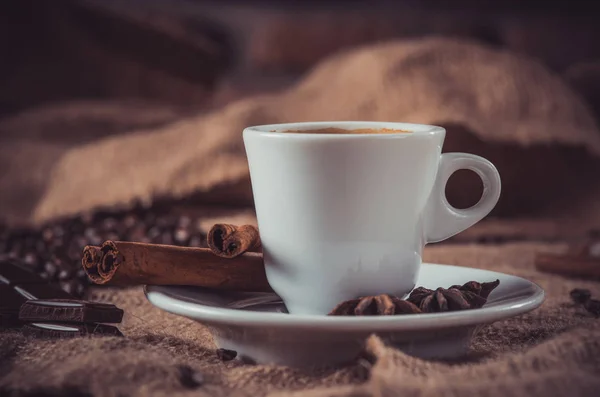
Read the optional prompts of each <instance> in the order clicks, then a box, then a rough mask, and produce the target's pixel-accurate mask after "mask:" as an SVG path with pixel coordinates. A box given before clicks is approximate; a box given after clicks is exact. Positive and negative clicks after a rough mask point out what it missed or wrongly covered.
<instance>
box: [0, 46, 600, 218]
mask: <svg viewBox="0 0 600 397" xmlns="http://www.w3.org/2000/svg"><path fill="white" fill-rule="evenodd" d="M24 119H29V118H27V117H24ZM308 120H382V121H407V122H416V123H432V124H440V125H443V126H447V127H448V130H449V131H448V135H447V139H446V144H445V150H452V151H466V152H474V153H476V154H480V155H483V156H485V157H488V158H489V159H490V160H491V161H493V162H494V163H496V164H497V166H498V168H499V169H500V172H501V174H502V176H503V192H504V193H503V196H502V199H501V202H500V204H499V206H498V208H497V214H498V215H503V214H504V215H505V214H518V212H519V211H521V212H522V211H529V210H531V209H532V208H534V207H535V208H538V209H539V208H541V207H543V205H544V204H548V205H550V204H551V203H552V201H553V200H552V199H554V198H557V197H558V196H560V195H561V193H564V192H569V194H570V195H571V197H572V196H573V194H574V192H579V191H580V190H581V191H582V192H584V191H585V188H586V187H588V186H589V185H590V181H592V180H595V175H596V172H597V170H598V169H600V168H599V167H598V161H597V160H596V157H597V156H598V154H600V134H599V132H598V129H597V126H596V123H595V121H594V119H593V117H592V115H591V113H590V111H589V109H588V107H587V105H586V104H585V102H584V101H583V100H582V99H581V98H580V97H579V96H578V94H576V93H575V92H574V91H572V90H571V89H570V88H569V87H568V86H567V85H566V83H565V82H564V81H563V80H562V79H561V78H560V77H559V76H556V75H554V74H553V73H551V72H549V71H548V70H546V69H545V68H544V67H543V66H542V65H540V64H539V63H537V62H535V61H532V60H529V59H525V58H522V57H517V56H515V55H512V54H510V53H507V52H504V51H498V50H493V49H489V48H485V47H482V46H480V45H477V44H475V43H470V42H466V41H462V42H461V41H454V40H448V39H441V38H428V39H419V40H413V41H401V42H392V43H387V44H381V45H378V46H372V47H367V48H361V49H357V50H353V51H350V52H347V53H343V54H338V55H335V56H333V57H331V58H329V59H327V60H325V61H324V62H322V63H321V64H320V65H319V66H318V67H316V68H315V69H314V70H313V71H311V72H310V73H309V74H308V75H307V76H306V77H305V78H304V79H303V80H302V81H301V82H299V83H298V84H297V85H295V86H293V87H291V88H290V89H289V90H287V91H285V92H282V93H280V94H276V95H264V96H260V97H255V98H250V99H244V100H240V101H237V102H233V103H231V104H230V105H227V106H226V107H224V108H222V109H220V110H217V111H214V112H211V113H209V114H200V115H196V116H189V117H182V118H181V119H180V120H177V121H174V122H170V123H166V124H164V125H162V126H158V127H148V126H143V125H142V127H143V128H139V129H134V130H132V131H129V132H128V133H126V134H125V133H121V134H119V135H116V136H111V137H106V138H103V139H99V140H97V141H93V142H83V143H82V142H81V141H80V142H77V143H70V144H66V143H64V142H62V143H43V144H40V143H33V142H26V141H23V140H22V139H21V140H20V141H19V142H17V143H9V142H4V143H3V144H2V147H1V148H0V159H1V160H0V162H1V163H0V165H1V167H2V169H3V171H2V173H1V175H0V189H1V190H2V196H1V197H0V216H1V217H4V218H7V217H8V216H11V215H12V217H13V218H18V219H25V220H29V221H38V222H41V221H45V220H48V219H50V218H53V217H56V216H63V215H69V214H72V213H76V212H79V211H84V210H88V209H90V208H94V207H98V206H105V205H127V204H128V203H131V202H132V201H133V200H136V199H142V200H145V201H150V200H153V199H156V198H157V197H174V198H178V197H186V196H189V195H192V194H194V193H200V196H199V197H200V198H203V197H205V196H206V195H207V194H208V193H215V192H219V191H220V192H226V193H227V194H226V196H227V197H228V199H230V200H234V201H238V202H242V203H249V202H250V200H251V188H250V184H249V177H248V168H247V163H246V158H245V153H244V148H243V142H242V139H241V132H242V130H243V128H244V127H246V126H249V125H255V124H263V123H277V122H292V121H308ZM28 122H29V121H28ZM117 124H118V123H117ZM19 128H20V126H19V123H17V122H14V120H12V121H10V122H4V123H3V124H0V131H2V133H3V134H4V133H6V131H9V132H8V133H9V134H10V131H15V130H18V129H19ZM82 129H83V127H82ZM231 188H234V190H228V189H231ZM578 189H579V190H578ZM463 191H465V187H464V186H461V185H460V184H458V185H457V184H455V185H453V186H452V189H451V191H450V192H449V195H450V196H451V198H452V197H455V198H456V197H458V199H459V201H460V199H461V197H462V194H463V193H462V192H463Z"/></svg>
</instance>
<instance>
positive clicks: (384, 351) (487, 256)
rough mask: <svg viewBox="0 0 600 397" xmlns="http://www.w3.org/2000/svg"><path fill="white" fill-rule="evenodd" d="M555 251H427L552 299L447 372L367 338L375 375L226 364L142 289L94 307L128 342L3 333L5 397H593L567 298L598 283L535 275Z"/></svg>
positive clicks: (198, 329) (593, 336)
mask: <svg viewBox="0 0 600 397" xmlns="http://www.w3.org/2000/svg"><path fill="white" fill-rule="evenodd" d="M561 248H562V247H557V246H550V245H544V244H535V243H514V244H507V245H500V246H495V247H483V246H469V245H460V246H458V245H457V246H442V245H437V246H435V245H432V246H430V247H428V248H427V251H426V255H425V259H426V260H428V261H433V262H442V263H449V264H456V265H462V266H472V267H477V268H485V269H492V270H498V271H501V272H506V273H511V274H516V275H519V276H522V277H525V278H527V279H529V280H531V281H534V282H536V283H538V284H539V285H540V286H541V287H542V288H544V290H545V291H546V294H547V297H546V301H545V303H544V304H543V305H542V307H541V308H539V309H537V310H535V311H533V312H531V313H528V314H525V315H521V316H518V317H514V318H511V319H508V320H504V321H500V322H497V323H494V324H492V325H489V326H486V327H484V328H483V329H482V330H481V331H480V332H479V334H477V335H476V337H475V338H474V340H473V343H472V348H471V351H470V353H469V354H468V355H467V356H466V357H463V358H461V359H460V360H457V361H454V362H441V361H426V360H420V359H417V358H414V357H410V356H407V355H405V354H403V353H402V352H400V351H398V350H396V349H393V348H391V347H386V346H384V345H383V344H382V342H381V340H379V339H378V338H377V337H372V338H371V339H370V340H369V341H368V342H367V348H366V349H367V351H368V352H370V353H371V354H373V355H374V357H375V358H376V361H375V363H374V364H373V365H372V367H371V366H370V364H368V362H360V361H359V362H357V363H355V364H353V365H350V366H347V367H343V368H329V369H327V368H326V369H315V370H295V369H291V368H287V367H282V366H271V365H251V364H242V363H240V362H238V361H233V362H226V363H223V362H221V361H220V360H219V359H218V358H217V357H216V355H215V353H214V349H215V346H214V344H213V341H212V339H211V336H210V333H209V332H208V330H207V329H206V328H205V327H204V326H203V325H201V324H199V323H195V322H193V321H191V320H188V319H185V318H182V317H178V316H174V315H171V314H167V313H165V312H162V311H160V310H159V309H157V308H154V307H153V306H151V305H150V304H149V303H148V302H147V301H146V300H145V298H144V295H143V292H142V290H141V289H139V288H134V289H128V290H120V291H115V290H101V291H99V292H96V293H95V294H94V298H96V299H99V300H102V301H107V302H113V303H115V304H117V305H118V306H120V307H122V308H123V309H124V310H125V313H126V314H125V318H124V321H123V323H122V324H121V326H120V328H121V330H122V332H123V333H124V334H125V338H114V337H95V338H78V339H73V340H64V341H60V340H59V341H42V340H28V339H26V338H25V337H23V336H22V335H21V334H18V333H0V354H1V356H0V357H1V358H0V363H2V364H1V365H0V395H1V394H2V392H3V390H4V391H5V392H6V393H8V392H9V391H10V390H14V389H20V390H29V391H31V393H33V392H35V391H36V390H39V388H40V387H43V388H45V390H46V392H47V393H48V392H50V391H54V392H56V393H57V394H56V395H61V393H67V392H71V393H77V394H72V395H94V396H146V395H153V396H154V395H156V396H163V395H164V396H187V395H199V396H205V395H206V396H225V395H231V396H262V395H281V396H289V395H294V392H297V393H299V394H300V395H306V396H432V397H433V396H435V397H439V396H489V397H495V396H498V397H500V396H506V395H511V396H514V397H520V396H567V395H568V396H594V395H597V394H596V393H597V390H598V387H600V320H598V319H597V318H593V317H591V316H590V315H588V314H587V313H586V312H585V311H584V310H582V309H581V308H578V307H576V306H574V305H573V304H571V302H570V298H569V291H570V290H571V289H572V288H575V287H580V288H581V287H582V288H589V289H590V290H591V291H592V292H593V293H594V294H595V295H596V296H598V295H600V283H598V282H592V281H574V280H567V279H564V278H562V277H559V276H552V275H547V274H543V273H539V272H537V271H536V270H535V269H534V267H533V255H534V252H536V251H557V250H560V249H561ZM182 365H187V366H190V367H191V368H192V369H193V370H195V371H198V372H200V373H202V374H203V377H204V382H205V383H204V385H203V386H200V387H198V388H195V389H190V388H186V386H185V385H186V382H185V380H183V381H182V376H181V370H180V366H182ZM88 393H89V394H88ZM31 395H35V394H31Z"/></svg>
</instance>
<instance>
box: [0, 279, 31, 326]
mask: <svg viewBox="0 0 600 397" xmlns="http://www.w3.org/2000/svg"><path fill="white" fill-rule="evenodd" d="M25 300H26V299H25V298H24V297H23V296H21V295H20V294H18V293H17V292H16V291H15V290H14V289H13V288H12V287H11V286H9V285H6V284H0V327H12V326H15V325H18V323H19V309H20V308H21V305H22V304H23V303H24V302H25Z"/></svg>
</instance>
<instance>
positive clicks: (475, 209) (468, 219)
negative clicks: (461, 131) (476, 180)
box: [424, 153, 501, 244]
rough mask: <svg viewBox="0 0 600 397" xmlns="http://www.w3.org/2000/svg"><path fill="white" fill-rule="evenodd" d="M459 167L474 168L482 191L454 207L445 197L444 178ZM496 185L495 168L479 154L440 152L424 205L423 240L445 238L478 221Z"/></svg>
mask: <svg viewBox="0 0 600 397" xmlns="http://www.w3.org/2000/svg"><path fill="white" fill-rule="evenodd" d="M460 169H467V170H471V171H474V172H475V173H476V174H477V175H479V177H480V178H481V180H482V181H483V194H482V196H481V198H480V199H479V202H478V203H477V204H475V205H474V206H472V207H470V208H466V209H458V208H454V207H453V206H451V205H450V203H448V199H447V198H446V183H447V182H448V178H450V176H451V175H452V174H453V173H455V172H456V171H458V170H460ZM500 187H501V182H500V174H498V170H497V169H496V167H495V166H494V165H493V164H492V163H490V162H489V161H488V160H486V159H484V158H483V157H479V156H475V155H473V154H468V153H444V154H442V156H441V159H440V164H439V169H438V173H437V177H436V181H435V184H434V185H433V189H432V191H431V195H430V196H429V201H428V202H427V206H426V208H425V228H424V231H425V243H426V244H427V243H435V242H438V241H442V240H445V239H447V238H450V237H452V236H454V235H455V234H458V233H460V232H462V231H463V230H465V229H467V228H469V227H471V226H473V225H474V224H475V223H477V222H479V221H480V220H481V219H483V218H484V217H485V216H486V215H487V214H489V213H490V211H491V210H492V209H494V207H495V206H496V203H497V202H498V199H499V198H500Z"/></svg>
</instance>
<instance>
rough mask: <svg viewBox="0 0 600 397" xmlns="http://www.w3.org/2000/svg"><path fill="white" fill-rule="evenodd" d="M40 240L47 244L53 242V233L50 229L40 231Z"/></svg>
mask: <svg viewBox="0 0 600 397" xmlns="http://www.w3.org/2000/svg"><path fill="white" fill-rule="evenodd" d="M42 238H43V239H44V241H45V242H47V243H50V242H52V240H54V231H53V230H52V228H51V227H47V228H45V229H44V230H43V231H42Z"/></svg>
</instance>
